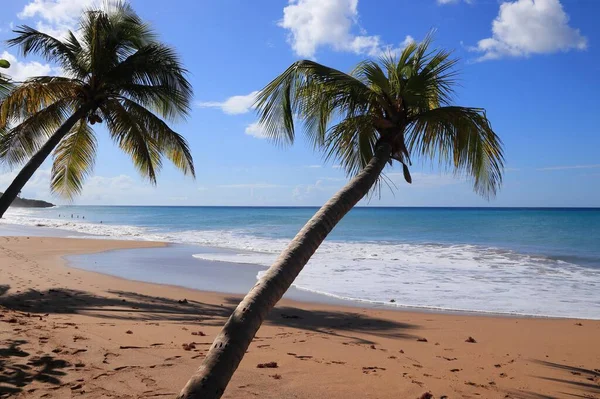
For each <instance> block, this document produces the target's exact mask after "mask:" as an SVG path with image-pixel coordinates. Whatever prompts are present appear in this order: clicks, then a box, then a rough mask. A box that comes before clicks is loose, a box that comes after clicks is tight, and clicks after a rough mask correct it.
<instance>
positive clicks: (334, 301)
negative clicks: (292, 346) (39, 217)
mask: <svg viewBox="0 0 600 399" xmlns="http://www.w3.org/2000/svg"><path fill="white" fill-rule="evenodd" d="M82 239H84V240H85V239H93V238H82ZM124 241H125V242H128V241H127V240H124ZM131 241H132V242H136V243H146V242H147V243H155V242H154V241H136V240H131ZM156 243H162V244H165V245H164V246H156V247H136V248H119V249H109V250H106V251H99V252H95V253H90V254H76V255H68V256H66V257H63V259H64V260H65V262H66V266H67V267H70V268H74V269H78V270H83V271H86V272H88V273H94V274H99V275H103V276H110V277H114V278H117V279H122V280H125V281H131V282H137V283H144V284H156V285H160V286H165V287H171V288H174V289H182V290H192V291H196V292H199V293H208V294H214V295H233V296H240V295H241V296H242V297H243V295H245V294H246V293H247V292H248V291H249V290H250V288H251V287H252V285H253V283H254V282H255V281H257V280H256V279H254V280H252V281H249V282H248V284H247V288H246V289H244V290H243V292H242V291H239V292H235V291H233V290H213V289H199V288H193V287H189V286H186V285H179V284H170V283H159V282H152V281H148V280H144V279H137V278H128V277H123V276H120V275H118V274H112V273H107V272H102V271H96V270H93V269H88V268H85V267H81V266H78V265H77V264H78V263H81V264H82V265H83V264H85V263H87V262H86V261H89V259H90V257H88V255H93V256H92V257H91V258H96V257H97V258H102V257H103V256H104V255H107V254H111V253H115V255H117V256H118V255H120V254H121V253H122V251H132V250H144V251H145V250H148V249H161V250H164V249H168V248H169V247H173V246H182V247H192V246H191V245H184V244H178V243H169V242H156ZM198 248H205V247H198ZM215 249H218V248H215ZM195 252H197V251H195ZM73 258H79V259H77V260H74V259H73ZM86 258H87V259H86ZM200 262H206V263H212V264H223V265H228V266H230V267H232V268H236V269H240V270H244V269H250V270H252V271H254V270H256V269H260V270H266V268H265V267H262V266H259V265H253V264H243V263H229V262H224V261H200V260H196V261H195V263H198V265H200ZM284 299H285V300H288V301H290V302H292V303H298V304H306V305H333V306H337V307H344V308H349V309H375V310H382V311H391V312H408V313H424V314H442V315H444V314H448V315H457V316H476V317H505V318H514V319H550V320H573V321H579V320H581V321H584V320H590V321H597V320H599V319H593V318H581V317H571V316H548V315H533V314H520V313H502V312H493V311H483V310H464V309H449V308H432V307H425V306H422V307H420V306H410V305H402V304H396V305H392V304H388V303H383V302H373V301H368V300H361V299H356V298H341V297H338V296H335V295H330V294H327V293H322V292H318V291H312V290H310V289H306V288H299V287H296V286H294V285H292V286H291V287H290V288H289V290H288V292H286V295H284Z"/></svg>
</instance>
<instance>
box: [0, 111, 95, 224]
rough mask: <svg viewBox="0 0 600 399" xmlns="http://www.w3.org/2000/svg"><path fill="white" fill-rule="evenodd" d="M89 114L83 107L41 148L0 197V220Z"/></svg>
mask: <svg viewBox="0 0 600 399" xmlns="http://www.w3.org/2000/svg"><path fill="white" fill-rule="evenodd" d="M87 112H88V108H87V107H81V108H79V109H78V110H77V111H75V113H74V114H73V115H71V116H70V117H69V119H67V120H66V121H65V122H64V123H63V124H62V125H61V126H60V127H59V128H58V129H57V130H56V132H55V133H54V134H53V135H52V136H51V137H50V138H49V139H48V141H47V142H46V143H44V145H43V146H42V148H40V150H39V151H38V152H36V153H35V155H34V156H33V157H31V159H30V160H29V162H27V164H25V166H24V167H23V169H21V171H20V172H19V174H18V175H17V177H15V179H14V180H13V182H12V183H11V184H10V186H8V188H7V189H6V191H5V192H4V194H2V197H0V218H1V217H2V216H4V212H6V210H7V209H8V207H9V206H10V204H12V202H13V201H14V200H15V198H17V195H18V194H19V192H21V190H22V189H23V187H24V186H25V184H27V182H28V181H29V179H31V176H33V174H34V173H35V171H36V170H38V168H39V167H40V166H41V165H42V164H43V163H44V161H45V160H46V158H48V155H50V153H51V152H52V150H54V148H55V147H56V146H57V145H58V143H60V141H61V140H62V139H63V137H65V136H66V135H67V133H69V131H70V130H71V129H72V128H73V126H75V124H76V123H77V121H79V120H80V119H81V118H83V117H85V114H86V113H87Z"/></svg>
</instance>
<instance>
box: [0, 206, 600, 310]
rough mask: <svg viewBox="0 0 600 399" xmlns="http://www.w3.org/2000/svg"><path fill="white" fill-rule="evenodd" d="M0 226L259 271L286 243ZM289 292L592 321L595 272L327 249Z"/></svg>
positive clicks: (432, 252)
mask: <svg viewBox="0 0 600 399" xmlns="http://www.w3.org/2000/svg"><path fill="white" fill-rule="evenodd" d="M2 222H3V223H17V224H25V225H30V226H35V225H38V224H43V225H45V226H48V227H53V228H60V229H65V230H70V231H76V232H78V233H83V234H89V235H94V236H95V237H97V238H101V237H110V238H119V239H133V240H156V241H169V242H178V243H189V244H199V245H202V246H205V247H214V248H220V249H230V250H232V251H222V250H218V251H214V252H208V253H199V254H197V255H194V256H195V257H196V258H198V259H203V260H209V261H220V262H234V263H245V264H257V265H262V266H265V267H267V266H269V265H270V264H271V263H272V262H273V261H274V260H275V259H276V257H277V255H278V254H279V252H280V251H281V250H282V249H284V248H285V246H286V244H287V243H288V241H289V240H287V239H268V238H261V237H256V236H254V235H252V234H250V233H249V232H248V231H245V230H242V229H240V230H229V231H221V230H218V231H215V230H193V231H178V232H162V231H153V230H150V229H145V228H142V227H136V226H116V225H108V224H94V223H86V222H81V221H78V222H72V221H66V222H64V221H62V220H54V219H44V218H37V217H34V216H32V213H30V212H27V211H12V210H11V212H9V213H8V214H7V217H6V219H2ZM295 286H296V287H297V288H299V289H303V290H308V291H312V292H317V293H321V294H325V295H330V296H333V297H337V298H342V299H351V300H359V301H366V302H373V303H382V304H387V305H390V306H410V307H423V308H431V309H452V310H463V311H479V312H494V313H508V314H524V315H538V316H556V317H580V318H591V319H600V296H599V295H598V289H599V288H600V269H592V268H584V267H580V266H577V265H575V264H571V263H567V262H563V261H559V260H555V259H549V258H546V257H541V256H532V255H526V254H520V253H515V252H511V251H506V250H499V249H495V248H483V247H478V246H473V245H438V244H409V243H385V242H336V241H327V242H325V243H323V244H322V245H321V247H320V248H319V250H318V251H317V253H316V254H315V255H314V256H313V258H312V259H311V260H310V262H309V264H308V265H307V266H306V267H305V269H304V270H303V271H302V273H301V274H300V275H299V276H298V278H297V279H296V281H295ZM392 299H393V300H394V302H393V303H392V302H390V300H392Z"/></svg>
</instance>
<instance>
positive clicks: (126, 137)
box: [101, 100, 162, 184]
mask: <svg viewBox="0 0 600 399" xmlns="http://www.w3.org/2000/svg"><path fill="white" fill-rule="evenodd" d="M101 109H102V113H103V114H104V117H105V121H106V124H107V126H108V130H109V133H110V135H111V138H112V139H113V140H114V141H115V142H116V143H117V145H118V146H119V148H121V150H123V151H124V152H125V153H126V154H128V155H129V156H130V157H131V160H132V161H133V164H134V165H135V166H136V168H137V169H138V171H139V173H140V174H141V175H142V176H143V177H145V178H147V179H148V180H149V181H150V182H151V183H152V184H156V176H157V173H158V171H159V170H160V168H161V166H162V162H161V156H160V155H161V153H160V145H159V143H158V142H157V140H155V139H154V138H153V137H152V136H151V135H150V134H149V133H148V132H147V131H146V130H145V129H143V128H142V127H141V126H140V125H139V121H138V120H137V118H134V117H133V116H132V115H131V114H130V113H129V112H127V110H126V109H125V108H124V107H123V106H122V105H121V104H120V103H119V102H118V101H115V100H113V101H108V102H106V103H104V104H103V105H102V106H101Z"/></svg>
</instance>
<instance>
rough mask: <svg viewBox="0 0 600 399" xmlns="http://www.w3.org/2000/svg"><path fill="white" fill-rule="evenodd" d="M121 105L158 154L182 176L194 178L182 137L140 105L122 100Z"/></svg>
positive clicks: (191, 162)
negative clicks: (154, 146)
mask: <svg viewBox="0 0 600 399" xmlns="http://www.w3.org/2000/svg"><path fill="white" fill-rule="evenodd" d="M122 103H123V107H124V108H125V110H126V111H127V113H128V114H129V115H131V117H132V118H133V119H134V120H136V121H137V123H138V125H139V127H140V129H141V130H143V131H144V132H145V133H146V134H147V135H148V136H150V137H152V139H153V140H154V141H155V142H156V144H157V147H158V150H159V151H160V153H161V154H164V156H166V157H167V158H168V159H169V160H170V161H171V162H172V163H173V165H175V167H177V168H178V169H180V170H181V171H182V172H183V173H184V174H186V175H187V174H189V175H192V176H195V173H196V172H195V171H194V161H193V159H192V153H191V151H190V148H189V146H188V144H187V142H186V141H185V139H184V138H183V136H181V135H180V134H178V133H176V132H175V131H173V130H172V129H171V128H169V126H168V125H167V124H166V123H165V122H163V121H162V120H161V119H160V118H159V117H158V116H156V115H154V114H153V113H152V112H150V111H148V110H147V109H146V108H144V107H142V106H141V105H140V104H137V103H136V102H134V101H130V100H122Z"/></svg>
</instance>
